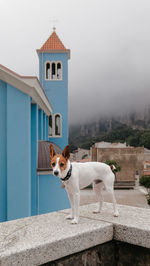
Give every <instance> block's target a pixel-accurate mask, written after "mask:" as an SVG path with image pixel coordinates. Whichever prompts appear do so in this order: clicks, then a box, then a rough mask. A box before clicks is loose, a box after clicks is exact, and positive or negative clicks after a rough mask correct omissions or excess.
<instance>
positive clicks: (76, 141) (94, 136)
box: [69, 105, 150, 150]
mask: <svg viewBox="0 0 150 266" xmlns="http://www.w3.org/2000/svg"><path fill="white" fill-rule="evenodd" d="M118 129H119V130H120V129H121V130H122V131H120V134H121V132H122V134H124V131H125V132H128V133H127V135H126V133H125V138H127V137H130V134H131V135H133V134H135V132H139V131H141V132H142V131H144V130H149V129H150V105H147V106H145V108H144V109H143V110H140V111H137V110H136V111H132V112H128V113H126V114H123V115H116V116H113V117H108V116H107V117H103V118H97V119H95V121H89V122H86V123H84V124H82V125H74V126H70V129H69V144H70V147H71V149H72V150H74V149H76V148H77V147H82V148H89V147H90V146H91V145H92V144H93V143H94V142H96V141H102V140H104V139H109V138H110V136H109V134H110V135H111V132H113V133H114V132H115V131H117V130H118ZM130 129H131V130H130ZM133 132H134V133H133ZM110 139H111V138H110ZM120 140H121V137H120V139H119V141H120ZM115 141H117V140H116V139H115ZM122 141H124V139H122Z"/></svg>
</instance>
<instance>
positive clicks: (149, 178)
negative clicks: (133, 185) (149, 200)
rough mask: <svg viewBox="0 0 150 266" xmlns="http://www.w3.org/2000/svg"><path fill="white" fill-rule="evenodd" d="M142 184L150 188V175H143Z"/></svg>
mask: <svg viewBox="0 0 150 266" xmlns="http://www.w3.org/2000/svg"><path fill="white" fill-rule="evenodd" d="M140 185H141V186H144V187H146V188H150V175H148V176H144V175H143V176H141V178H140Z"/></svg>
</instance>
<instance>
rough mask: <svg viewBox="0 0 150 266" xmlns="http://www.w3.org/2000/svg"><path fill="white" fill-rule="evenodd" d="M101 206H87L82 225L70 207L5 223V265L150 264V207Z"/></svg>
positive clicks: (0, 226)
mask: <svg viewBox="0 0 150 266" xmlns="http://www.w3.org/2000/svg"><path fill="white" fill-rule="evenodd" d="M97 207H98V206H97V203H94V204H90V205H84V206H81V207H80V219H79V223H78V224H76V225H72V224H71V223H70V221H69V220H66V215H68V213H70V210H62V211H59V212H52V213H48V214H44V215H38V216H32V217H28V218H24V219H18V220H14V221H10V222H4V223H0V266H16V265H18V266H27V265H29V266H35V265H52V266H54V265H55V266H67V265H68V266H80V265H81V266H97V265H102V266H114V265H115V266H116V265H117V266H130V265H131V266H150V225H149V221H150V209H144V208H137V207H130V206H125V205H119V206H118V208H119V213H120V214H119V217H114V216H113V206H112V204H111V203H104V205H103V210H102V212H101V213H97V214H94V213H93V210H96V209H97Z"/></svg>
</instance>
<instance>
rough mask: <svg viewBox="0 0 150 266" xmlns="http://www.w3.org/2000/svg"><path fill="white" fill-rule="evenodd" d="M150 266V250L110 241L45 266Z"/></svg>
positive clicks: (44, 265)
mask: <svg viewBox="0 0 150 266" xmlns="http://www.w3.org/2000/svg"><path fill="white" fill-rule="evenodd" d="M68 265H69V266H79V265H80V266H106V265H107V266H117V265H118V266H150V250H149V249H147V248H142V247H139V246H134V245H131V244H127V243H123V242H120V241H114V240H113V241H110V242H107V243H104V244H101V245H98V246H96V247H93V248H90V249H88V250H85V251H82V252H79V253H76V254H73V255H71V256H67V257H65V258H62V259H59V260H56V261H52V262H49V263H46V264H43V266H68Z"/></svg>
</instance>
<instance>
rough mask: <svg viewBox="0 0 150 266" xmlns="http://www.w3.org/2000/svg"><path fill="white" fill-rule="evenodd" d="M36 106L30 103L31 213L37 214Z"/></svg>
mask: <svg viewBox="0 0 150 266" xmlns="http://www.w3.org/2000/svg"><path fill="white" fill-rule="evenodd" d="M37 160H38V106H37V104H31V214H32V215H36V214H37V202H38V199H37V189H38V188H37Z"/></svg>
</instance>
